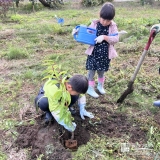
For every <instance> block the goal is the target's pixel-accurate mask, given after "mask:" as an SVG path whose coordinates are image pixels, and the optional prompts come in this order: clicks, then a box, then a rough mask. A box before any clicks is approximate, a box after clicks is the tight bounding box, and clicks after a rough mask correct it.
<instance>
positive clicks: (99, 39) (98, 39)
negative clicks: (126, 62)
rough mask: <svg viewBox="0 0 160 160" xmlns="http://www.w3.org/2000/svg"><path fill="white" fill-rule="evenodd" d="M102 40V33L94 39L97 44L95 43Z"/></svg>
mask: <svg viewBox="0 0 160 160" xmlns="http://www.w3.org/2000/svg"><path fill="white" fill-rule="evenodd" d="M103 40H104V35H101V36H98V37H97V38H96V39H95V41H96V44H97V43H101V42H102V41H103Z"/></svg>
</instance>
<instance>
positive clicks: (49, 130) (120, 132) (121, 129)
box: [15, 106, 146, 160]
mask: <svg viewBox="0 0 160 160" xmlns="http://www.w3.org/2000/svg"><path fill="white" fill-rule="evenodd" d="M87 110H88V111H91V112H93V113H94V115H95V117H94V118H93V119H89V118H86V119H85V120H82V119H81V118H80V116H79V111H77V114H76V115H75V116H74V118H75V122H76V124H77V128H76V130H75V138H74V139H75V140H77V143H78V147H79V146H81V145H83V144H86V143H87V142H88V141H89V140H90V133H94V134H97V135H99V136H101V135H105V136H106V137H119V138H120V137H125V136H128V137H129V141H130V142H132V143H134V142H138V143H145V142H146V131H145V130H142V129H141V128H140V125H139V124H138V123H137V122H136V121H135V120H134V118H133V117H130V118H129V117H127V116H126V115H125V114H122V113H116V112H112V111H110V110H107V109H106V108H103V107H98V106H93V107H92V108H89V107H88V108H87ZM43 118H44V117H43V116H41V117H39V118H37V119H36V121H37V123H36V124H34V125H28V126H20V127H18V128H17V131H18V133H19V136H18V137H17V139H16V141H15V145H16V146H18V147H19V148H30V152H31V157H30V159H32V160H35V159H36V158H37V157H38V156H39V155H40V154H43V155H44V156H43V158H42V159H44V160H46V159H49V160H52V159H54V160H69V159H72V157H71V150H70V149H67V148H66V147H65V145H64V142H65V140H68V139H70V138H71V134H70V132H68V131H67V130H65V129H64V128H63V127H61V126H60V125H58V124H57V123H56V122H53V123H52V124H50V125H48V126H44V125H42V122H43Z"/></svg>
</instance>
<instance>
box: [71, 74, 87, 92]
mask: <svg viewBox="0 0 160 160" xmlns="http://www.w3.org/2000/svg"><path fill="white" fill-rule="evenodd" d="M68 83H69V84H70V85H71V86H72V89H73V90H74V91H76V92H78V93H82V94H85V93H86V92H87V89H88V79H87V77H86V76H83V75H80V74H76V75H74V76H72V77H71V78H69V82H68Z"/></svg>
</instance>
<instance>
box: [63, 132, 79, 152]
mask: <svg viewBox="0 0 160 160" xmlns="http://www.w3.org/2000/svg"><path fill="white" fill-rule="evenodd" d="M73 139H74V132H72V136H71V139H68V140H65V147H66V148H69V149H72V150H76V149H77V140H73Z"/></svg>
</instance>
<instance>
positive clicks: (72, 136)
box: [71, 132, 74, 140]
mask: <svg viewBox="0 0 160 160" xmlns="http://www.w3.org/2000/svg"><path fill="white" fill-rule="evenodd" d="M73 139H74V132H72V135H71V140H73Z"/></svg>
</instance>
